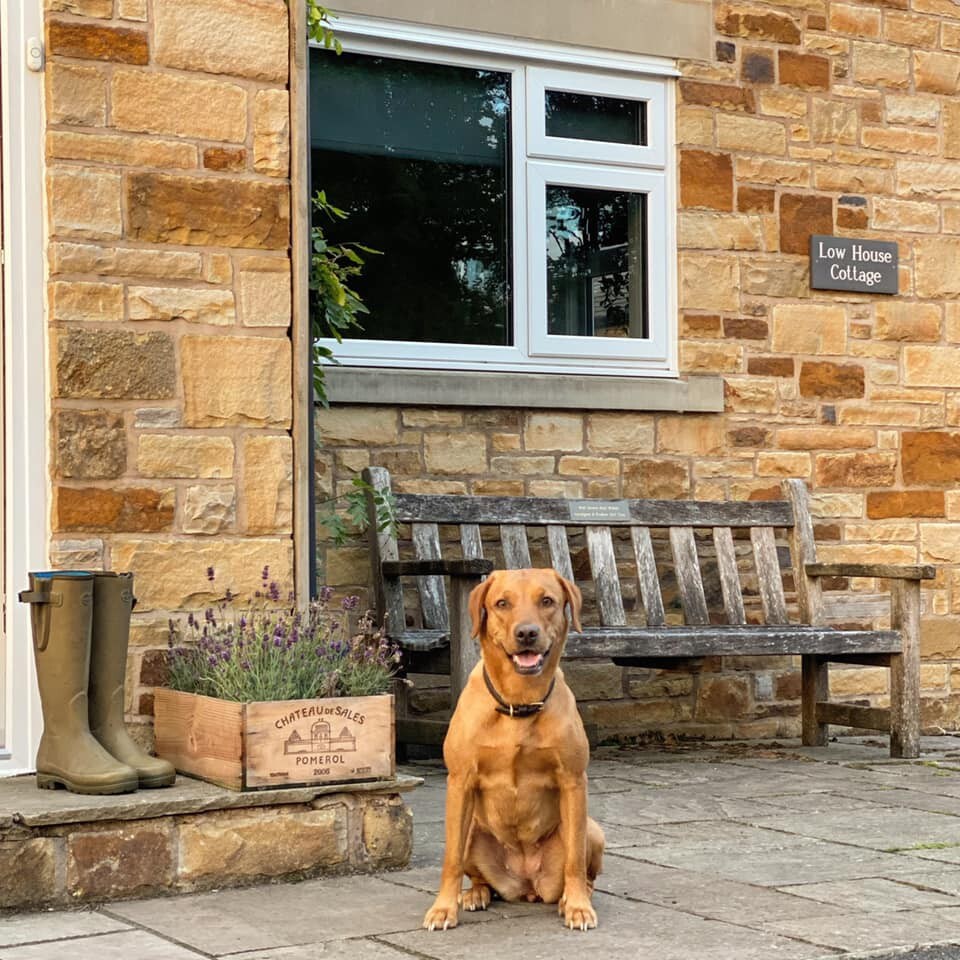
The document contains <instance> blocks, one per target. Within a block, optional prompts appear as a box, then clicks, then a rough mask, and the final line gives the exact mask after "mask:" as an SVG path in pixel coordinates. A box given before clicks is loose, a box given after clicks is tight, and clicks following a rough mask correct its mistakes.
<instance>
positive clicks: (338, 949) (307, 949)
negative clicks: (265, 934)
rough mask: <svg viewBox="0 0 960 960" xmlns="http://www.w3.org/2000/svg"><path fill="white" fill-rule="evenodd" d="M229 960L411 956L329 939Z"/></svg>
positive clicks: (374, 944) (397, 959) (405, 959)
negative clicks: (324, 941) (323, 941)
mask: <svg viewBox="0 0 960 960" xmlns="http://www.w3.org/2000/svg"><path fill="white" fill-rule="evenodd" d="M229 960H410V954H409V953H407V952H406V951H405V950H400V949H399V948H397V947H391V946H390V945H389V944H386V943H381V942H380V941H378V940H330V941H327V942H326V943H305V944H301V945H300V946H297V947H277V948H276V949H274V950H250V951H248V950H244V951H243V953H231V954H230V957H229Z"/></svg>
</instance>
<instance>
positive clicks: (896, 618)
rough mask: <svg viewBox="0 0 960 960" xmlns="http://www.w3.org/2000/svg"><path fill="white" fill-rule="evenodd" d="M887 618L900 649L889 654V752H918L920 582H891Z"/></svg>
mask: <svg viewBox="0 0 960 960" xmlns="http://www.w3.org/2000/svg"><path fill="white" fill-rule="evenodd" d="M890 586H891V591H892V592H891V608H890V610H891V614H890V621H891V626H892V627H893V629H894V630H899V631H900V636H901V638H902V640H903V653H901V654H898V655H894V656H892V657H891V658H890V756H891V757H904V758H908V759H912V758H914V757H918V756H919V755H920V584H919V583H918V582H917V581H903V580H897V581H894V582H893V583H891V585H890Z"/></svg>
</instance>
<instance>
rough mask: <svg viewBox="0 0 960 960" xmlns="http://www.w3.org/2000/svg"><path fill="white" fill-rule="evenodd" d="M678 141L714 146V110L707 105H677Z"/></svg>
mask: <svg viewBox="0 0 960 960" xmlns="http://www.w3.org/2000/svg"><path fill="white" fill-rule="evenodd" d="M677 143H682V144H684V145H685V146H691V147H710V146H713V111H712V110H708V109H707V108H705V107H689V106H684V105H683V104H680V105H679V106H678V107H677Z"/></svg>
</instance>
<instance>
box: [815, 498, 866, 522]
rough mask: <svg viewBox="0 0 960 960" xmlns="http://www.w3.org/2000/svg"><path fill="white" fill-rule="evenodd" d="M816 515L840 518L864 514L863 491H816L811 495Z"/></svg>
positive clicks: (857, 516)
mask: <svg viewBox="0 0 960 960" xmlns="http://www.w3.org/2000/svg"><path fill="white" fill-rule="evenodd" d="M810 509H811V512H812V513H813V516H814V517H821V518H827V517H830V518H838V517H854V518H859V517H862V516H863V494H862V493H814V494H813V495H812V496H811V497H810Z"/></svg>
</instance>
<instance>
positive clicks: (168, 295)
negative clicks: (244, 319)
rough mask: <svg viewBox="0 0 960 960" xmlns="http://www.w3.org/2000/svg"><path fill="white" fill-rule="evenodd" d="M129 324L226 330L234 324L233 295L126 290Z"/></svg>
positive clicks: (206, 290)
mask: <svg viewBox="0 0 960 960" xmlns="http://www.w3.org/2000/svg"><path fill="white" fill-rule="evenodd" d="M127 302H128V305H129V309H130V319H131V320H186V321H187V322H188V323H206V324H212V325H217V326H229V325H230V324H232V323H234V321H235V320H236V307H235V305H234V300H233V292H232V291H230V290H211V289H209V288H204V287H130V289H129V291H128V292H127Z"/></svg>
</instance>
